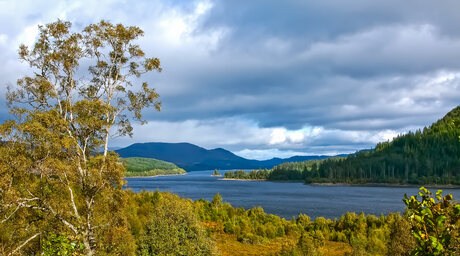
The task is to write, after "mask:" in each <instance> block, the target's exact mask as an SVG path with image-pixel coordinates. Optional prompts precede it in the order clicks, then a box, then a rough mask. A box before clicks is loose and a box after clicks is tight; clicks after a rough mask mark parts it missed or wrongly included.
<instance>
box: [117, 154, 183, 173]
mask: <svg viewBox="0 0 460 256" xmlns="http://www.w3.org/2000/svg"><path fill="white" fill-rule="evenodd" d="M120 161H121V162H123V163H124V164H125V165H126V171H127V172H145V171H150V170H154V169H161V170H172V169H179V167H177V165H175V164H173V163H170V162H165V161H161V160H158V159H153V158H144V157H126V158H120Z"/></svg>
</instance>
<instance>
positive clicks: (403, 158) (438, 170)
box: [306, 106, 460, 184]
mask: <svg viewBox="0 0 460 256" xmlns="http://www.w3.org/2000/svg"><path fill="white" fill-rule="evenodd" d="M459 136H460V106H457V107H456V108H454V109H453V110H451V111H450V112H449V113H447V114H446V115H445V116H444V118H442V119H440V120H438V121H437V122H436V123H434V124H432V125H431V126H430V127H428V128H426V127H425V128H424V129H423V131H416V132H409V133H408V134H405V135H400V136H398V137H396V138H395V139H393V141H390V142H382V143H379V144H377V146H376V147H375V149H374V150H370V151H363V152H357V153H356V154H354V155H350V156H349V157H347V158H344V159H340V160H338V161H333V160H325V161H323V162H322V163H321V165H320V166H319V168H318V169H317V170H315V171H312V172H308V173H307V175H306V179H307V181H308V182H347V183H369V182H388V183H411V184H460V175H459V173H460V141H459Z"/></svg>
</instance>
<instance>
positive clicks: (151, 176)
mask: <svg viewBox="0 0 460 256" xmlns="http://www.w3.org/2000/svg"><path fill="white" fill-rule="evenodd" d="M186 174H187V173H174V174H160V175H150V176H125V178H153V177H161V176H174V175H186Z"/></svg>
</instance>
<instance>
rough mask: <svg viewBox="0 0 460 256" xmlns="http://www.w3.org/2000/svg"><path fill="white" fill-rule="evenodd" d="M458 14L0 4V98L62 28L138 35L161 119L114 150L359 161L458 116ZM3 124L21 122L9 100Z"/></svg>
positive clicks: (436, 8) (407, 5) (449, 4)
mask: <svg viewBox="0 0 460 256" xmlns="http://www.w3.org/2000/svg"><path fill="white" fill-rule="evenodd" d="M459 9H460V1H450V0H446V1H423V0H408V1H395V0H380V1H368V0H353V1H351V0H341V1H326V0H325V1H316V0H299V1H296V0H286V1H270V0H251V1H247V0H245V1H240V0H232V1H212V0H198V1H185V0H184V1H180V0H158V1H147V0H136V1H128V0H126V1H122V0H120V1H117V0H114V1H108V0H101V1H78V0H72V1H57V0H56V1H52V0H47V1H21V0H17V1H15V0H10V1H5V0H0V61H1V63H2V68H1V69H0V94H3V92H4V91H5V88H6V86H7V85H14V84H15V82H16V80H17V79H18V78H20V77H22V76H24V75H25V74H27V72H30V70H29V67H28V66H27V65H26V64H24V63H21V62H20V61H19V60H18V56H17V49H18V46H19V44H21V43H24V44H26V45H32V44H33V43H34V41H35V38H36V35H37V31H38V29H37V26H38V25H39V24H47V23H50V22H54V21H56V20H57V19H63V20H68V21H71V22H72V23H73V25H74V28H75V29H76V30H78V29H81V28H83V27H85V26H87V25H89V24H91V23H96V22H98V21H100V20H101V19H105V20H108V21H110V22H112V23H122V24H124V25H134V26H138V27H140V28H141V29H143V30H144V32H145V36H144V37H143V38H141V39H140V40H138V41H137V43H138V44H139V45H140V46H141V48H142V49H144V51H145V52H146V54H147V55H148V56H152V57H158V58H159V59H160V61H161V66H162V68H163V71H162V72H161V73H151V74H148V75H146V76H145V77H143V78H142V79H143V80H145V81H147V82H149V84H150V85H152V86H153V87H155V88H156V90H157V91H158V92H159V94H160V96H161V101H162V104H163V105H162V111H161V112H156V111H154V110H153V109H152V110H145V111H144V112H143V113H144V117H145V118H146V119H147V120H148V124H146V125H140V124H135V127H134V136H133V137H132V138H130V137H122V138H114V139H113V140H112V142H111V146H112V147H124V146H128V145H130V144H132V143H136V142H150V141H157V142H190V143H194V144H196V145H198V146H202V147H205V148H208V149H211V148H216V147H222V148H225V149H228V150H231V151H232V152H234V153H235V154H237V155H240V156H243V157H247V158H252V159H268V158H271V157H290V156H292V155H318V154H326V155H334V154H340V153H352V152H355V151H357V150H361V149H367V148H371V147H373V146H375V144H376V143H377V142H381V141H387V140H391V139H392V138H393V137H394V136H397V135H398V134H403V133H406V132H408V131H414V130H416V129H420V128H423V127H424V126H428V125H430V124H431V123H433V122H435V121H436V120H438V119H440V118H442V117H443V116H444V115H445V114H446V113H447V112H448V111H449V110H451V109H452V108H454V107H456V106H457V105H459V103H460V85H459V83H460V30H459V29H458V25H459V24H460V15H458V10H459ZM0 96H1V97H0V121H1V120H6V119H9V118H11V116H9V114H8V109H7V107H6V104H5V97H4V95H0Z"/></svg>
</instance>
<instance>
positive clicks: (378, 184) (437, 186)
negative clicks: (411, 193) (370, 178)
mask: <svg viewBox="0 0 460 256" xmlns="http://www.w3.org/2000/svg"><path fill="white" fill-rule="evenodd" d="M305 185H310V186H325V187H393V188H420V187H425V188H451V189H460V186H459V185H453V184H444V185H441V184H439V185H437V184H425V185H416V184H393V183H363V184H349V183H329V182H327V183H308V184H305Z"/></svg>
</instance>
